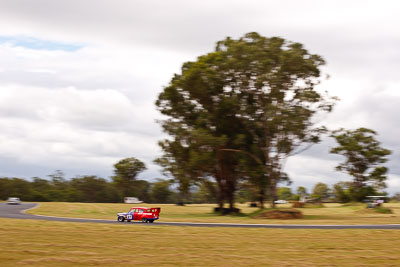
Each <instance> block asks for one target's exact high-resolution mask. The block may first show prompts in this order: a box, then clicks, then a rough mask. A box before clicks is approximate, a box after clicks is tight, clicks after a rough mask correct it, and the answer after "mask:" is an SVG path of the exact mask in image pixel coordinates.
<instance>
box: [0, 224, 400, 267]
mask: <svg viewBox="0 0 400 267" xmlns="http://www.w3.org/2000/svg"><path fill="white" fill-rule="evenodd" d="M0 247H1V249H0V266H2V267H8V266H93V265H99V266H116V265H121V266H124V265H128V264H129V265H142V266H143V265H146V266H147V265H150V266H399V265H400V231H398V230H311V229H307V230H303V229H301V230H300V229H293V230H288V229H243V228H241V229H237V228H219V227H218V228H201V227H170V226H150V225H141V224H121V225H109V224H98V223H66V222H50V221H36V220H15V219H0Z"/></svg>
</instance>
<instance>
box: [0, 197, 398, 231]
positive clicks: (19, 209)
mask: <svg viewBox="0 0 400 267" xmlns="http://www.w3.org/2000/svg"><path fill="white" fill-rule="evenodd" d="M37 205H38V204H34V203H22V204H21V205H8V204H6V203H0V217H1V218H12V219H30V220H46V221H59V222H84V223H112V224H120V225H132V226H135V225H148V226H157V225H159V226H192V227H193V226H194V227H241V228H281V229H399V230H400V224H375V225H300V224H292V225H283V224H234V223H190V222H162V221H156V222H154V223H151V224H150V223H142V222H129V223H128V222H123V223H121V222H118V221H117V220H116V219H117V217H116V216H115V220H99V219H79V218H61V217H50V216H42V215H32V214H26V213H24V211H25V210H28V209H32V208H34V207H36V206H37ZM161 220H162V217H161Z"/></svg>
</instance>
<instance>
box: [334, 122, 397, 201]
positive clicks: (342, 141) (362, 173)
mask: <svg viewBox="0 0 400 267" xmlns="http://www.w3.org/2000/svg"><path fill="white" fill-rule="evenodd" d="M376 135H377V133H376V132H375V131H374V130H371V129H367V128H358V129H356V130H345V129H339V130H336V131H334V132H333V133H332V137H334V138H335V140H336V141H337V143H338V146H336V147H334V148H332V149H331V153H334V154H339V155H342V156H344V157H346V160H345V162H343V163H340V164H339V165H338V166H337V167H336V170H338V171H343V172H346V173H348V174H349V175H351V176H353V187H352V189H353V190H354V194H355V197H354V198H355V200H359V201H360V200H363V198H364V197H365V195H366V194H368V192H370V191H371V190H366V189H367V187H368V186H372V187H374V188H375V189H379V188H384V187H386V185H385V180H386V178H387V177H386V172H387V171H388V169H387V168H386V167H384V166H383V165H382V164H383V163H385V162H386V161H387V156H388V155H390V154H391V151H390V150H388V149H386V148H382V147H381V145H380V142H378V141H377V140H376V139H375V136H376ZM362 192H365V193H362Z"/></svg>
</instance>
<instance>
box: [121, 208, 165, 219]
mask: <svg viewBox="0 0 400 267" xmlns="http://www.w3.org/2000/svg"><path fill="white" fill-rule="evenodd" d="M160 212H161V208H145V207H133V208H131V209H130V210H129V211H128V212H121V213H118V214H117V220H118V221H119V222H123V221H125V220H126V221H128V222H130V221H142V222H144V223H147V222H149V223H152V222H154V221H155V220H158V219H159V218H160Z"/></svg>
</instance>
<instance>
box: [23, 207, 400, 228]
mask: <svg viewBox="0 0 400 267" xmlns="http://www.w3.org/2000/svg"><path fill="white" fill-rule="evenodd" d="M140 205H142V204H140ZM131 206H134V205H132V204H104V203H101V204H100V203H56V202H46V203H41V205H40V207H38V208H35V209H33V210H30V211H28V213H31V214H40V215H50V216H60V217H77V218H94V219H110V220H115V219H116V214H117V212H123V211H127V210H129V208H130V207H131ZM143 206H149V207H151V206H160V207H161V214H160V221H164V222H171V221H174V222H185V221H191V222H227V223H266V224H276V223H279V224H281V223H282V224H399V223H400V203H387V204H385V205H384V206H385V207H388V208H391V209H392V210H393V214H382V213H376V212H373V211H371V210H366V209H365V205H363V204H354V205H341V204H325V205H324V207H323V208H302V209H299V210H301V211H302V213H303V215H304V218H303V219H296V220H276V219H265V218H264V219H260V218H254V217H255V216H254V215H256V214H257V208H250V207H248V205H245V204H238V205H237V206H238V207H239V208H240V209H241V210H242V214H241V215H239V216H220V215H217V214H214V213H212V209H213V207H214V206H215V205H211V204H199V205H186V206H183V207H182V206H176V205H172V204H168V205H166V204H164V205H158V204H143ZM280 207H283V208H289V207H290V205H289V204H287V205H280Z"/></svg>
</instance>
